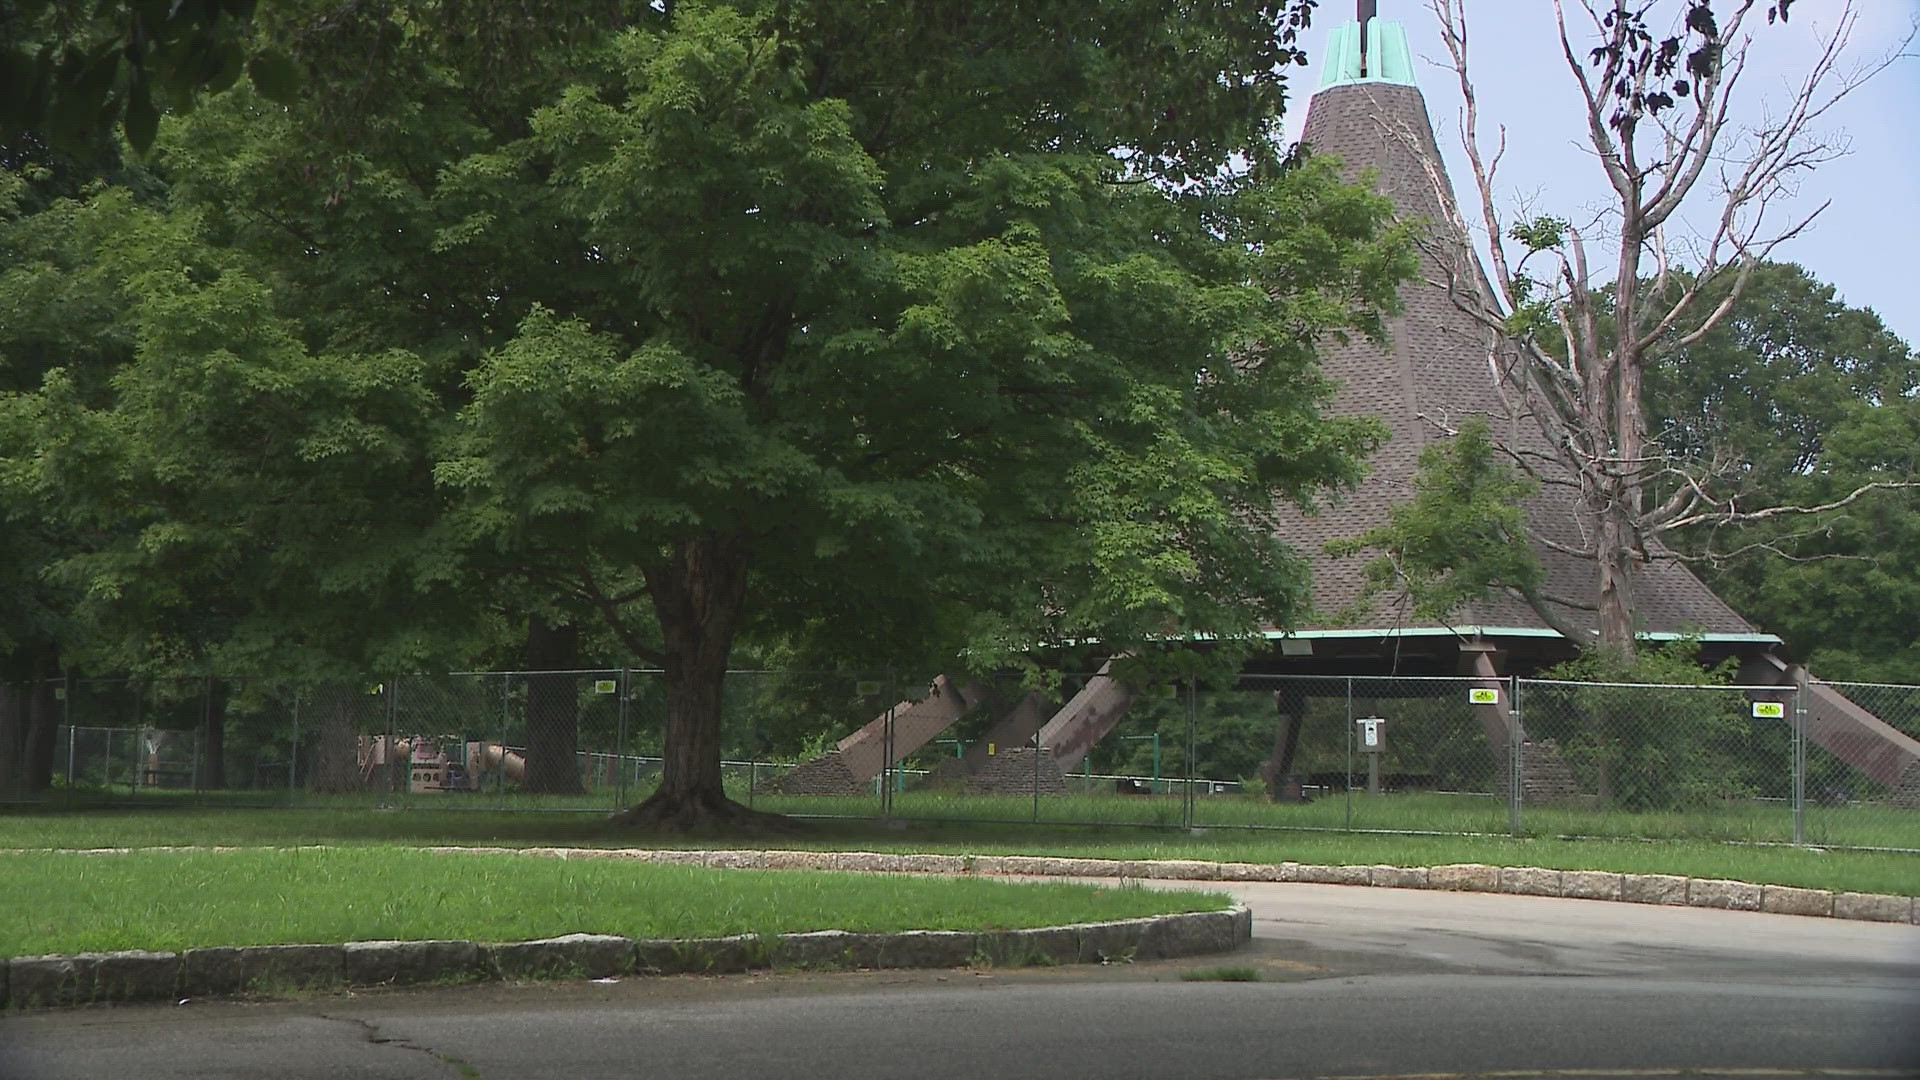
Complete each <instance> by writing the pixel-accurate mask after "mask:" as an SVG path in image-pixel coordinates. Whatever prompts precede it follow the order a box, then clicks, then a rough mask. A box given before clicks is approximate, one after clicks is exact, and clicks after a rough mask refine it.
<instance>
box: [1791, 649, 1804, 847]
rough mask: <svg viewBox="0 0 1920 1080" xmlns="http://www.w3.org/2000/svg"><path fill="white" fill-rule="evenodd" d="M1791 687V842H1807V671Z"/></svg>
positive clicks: (1800, 674) (1802, 672)
mask: <svg viewBox="0 0 1920 1080" xmlns="http://www.w3.org/2000/svg"><path fill="white" fill-rule="evenodd" d="M1794 684H1795V685H1794V688H1793V842H1794V843H1796V844H1804V843H1806V842H1807V673H1806V672H1805V671H1804V670H1803V671H1801V672H1800V673H1799V678H1797V679H1795V680H1794Z"/></svg>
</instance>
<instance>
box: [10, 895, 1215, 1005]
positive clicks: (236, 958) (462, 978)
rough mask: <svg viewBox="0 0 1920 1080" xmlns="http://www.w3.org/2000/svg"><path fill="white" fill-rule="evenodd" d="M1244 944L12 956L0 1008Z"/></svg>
mask: <svg viewBox="0 0 1920 1080" xmlns="http://www.w3.org/2000/svg"><path fill="white" fill-rule="evenodd" d="M1252 938H1253V912H1252V910H1251V909H1250V908H1248V907H1247V906H1246V905H1244V904H1235V905H1233V906H1232V907H1230V908H1225V909H1222V910H1217V911H1192V912H1181V913H1175V914H1171V915H1151V916H1146V917H1143V918H1137V919H1121V920H1117V921H1113V922H1096V923H1073V924H1069V925H1066V926H1048V927H1038V928H1033V929H1026V930H988V931H980V932H974V931H966V930H906V931H902V932H899V933H853V932H849V931H845V930H815V931H808V932H798V933H789V934H774V935H761V934H736V935H733V936H730V937H715V938H682V939H644V938H625V937H619V936H615V935H610V934H567V935H564V936H561V937H554V938H543V939H541V940H538V941H510V942H494V943H488V942H474V941H351V942H346V943H344V944H339V945H256V946H238V947H228V946H222V947H214V948H206V949H188V950H185V951H184V952H178V953H173V952H142V951H130V952H108V953H79V954H76V955H73V956H16V957H14V958H12V959H11V960H7V961H5V962H0V1009H7V1010H17V1009H32V1008H48V1007H59V1006H75V1005H94V1004H128V1003H135V1002H153V1001H180V1000H182V999H186V998H193V997H227V996H233V995H237V994H244V993H248V992H273V991H278V990H284V989H307V990H311V989H341V988H346V987H368V986H405V985H416V984H419V983H427V982H485V981H495V980H512V979H556V978H559V979H564V978H587V979H603V978H623V977H627V976H650V975H718V974H726V973H735V972H744V971H758V970H766V969H772V968H799V969H845V968H870V969H904V968H953V967H966V966H968V965H971V964H976V963H987V964H996V965H998V964H1012V965H1015V966H1029V965H1034V964H1044V965H1053V964H1076V963H1078V964H1089V963H1100V964H1105V963H1114V962H1131V961H1133V960H1169V959H1176V958H1179V957H1186V956H1202V955H1206V954H1209V953H1221V952H1232V951H1233V950H1235V949H1237V948H1239V947H1241V946H1242V945H1245V944H1246V943H1247V942H1249V941H1251V940H1252Z"/></svg>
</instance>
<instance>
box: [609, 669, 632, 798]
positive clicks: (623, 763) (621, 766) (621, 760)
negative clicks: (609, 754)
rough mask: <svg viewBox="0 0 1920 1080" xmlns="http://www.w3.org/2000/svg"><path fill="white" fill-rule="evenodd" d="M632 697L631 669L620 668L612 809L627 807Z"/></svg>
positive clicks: (614, 743)
mask: <svg viewBox="0 0 1920 1080" xmlns="http://www.w3.org/2000/svg"><path fill="white" fill-rule="evenodd" d="M632 697H633V671H632V669H631V668H626V667H622V668H621V669H620V702H619V705H618V707H617V708H615V710H614V725H613V774H614V775H613V810H614V813H616V814H617V813H619V812H620V811H622V810H624V809H626V808H627V702H628V700H629V699H630V698H632Z"/></svg>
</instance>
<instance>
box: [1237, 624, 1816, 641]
mask: <svg viewBox="0 0 1920 1080" xmlns="http://www.w3.org/2000/svg"><path fill="white" fill-rule="evenodd" d="M1265 636H1266V639H1267V640H1268V641H1279V640H1281V639H1282V638H1300V639H1302V640H1312V639H1314V638H1391V637H1526V638H1557V637H1559V636H1560V634H1559V632H1558V631H1555V630H1543V629H1540V628H1539V627H1531V626H1451V627H1449V626H1412V627H1399V628H1393V629H1378V630H1294V631H1291V632H1288V631H1285V630H1269V631H1267V632H1266V635H1265ZM1640 638H1641V639H1642V640H1644V641H1680V640H1683V639H1687V638H1694V639H1698V640H1700V641H1710V642H1716V643H1722V644H1746V645H1780V644H1783V642H1782V640H1781V639H1780V638H1779V637H1777V636H1775V635H1773V634H1679V633H1674V632H1673V631H1670V630H1659V631H1654V632H1652V633H1646V634H1641V635H1640Z"/></svg>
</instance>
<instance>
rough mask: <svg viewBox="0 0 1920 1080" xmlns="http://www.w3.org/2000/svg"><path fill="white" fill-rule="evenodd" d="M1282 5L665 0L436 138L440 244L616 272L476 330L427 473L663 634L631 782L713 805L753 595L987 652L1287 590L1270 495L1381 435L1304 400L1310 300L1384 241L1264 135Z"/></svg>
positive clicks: (616, 613)
mask: <svg viewBox="0 0 1920 1080" xmlns="http://www.w3.org/2000/svg"><path fill="white" fill-rule="evenodd" d="M1202 11H1204V12H1206V13H1207V14H1205V15H1204V16H1203V15H1201V14H1200V12H1202ZM1278 14H1279V13H1278V11H1277V10H1273V9H1269V10H1260V9H1256V8H1249V9H1244V10H1241V9H1235V10H1231V11H1228V10H1221V9H1214V8H1211V7H1208V8H1203V9H1197V10H1195V11H1189V10H1187V9H1186V7H1185V6H1184V5H1178V4H1148V5H1139V4H1092V5H1088V4H1084V3H1077V4H1072V5H1053V4H1044V3H1043V4H1020V5H999V4H980V5H965V4H962V5H954V4H941V5H919V4H899V5H884V6H879V7H875V6H872V5H864V6H860V7H859V9H858V10H857V11H856V10H855V9H854V8H852V7H848V6H845V5H838V4H814V5H807V4H782V5H767V6H765V7H760V6H758V5H751V4H742V5H723V4H703V5H690V4H683V5H679V6H678V7H676V8H675V9H673V11H672V14H671V17H670V18H669V19H666V20H665V21H663V22H662V23H660V24H658V25H653V26H647V27H642V28H636V29H632V30H629V31H627V32H624V33H622V34H619V35H616V36H615V37H613V38H612V39H611V40H610V41H609V42H608V43H607V49H606V52H605V55H604V58H603V60H602V61H601V62H600V63H599V64H598V65H597V70H596V74H598V76H599V77H598V78H597V79H595V80H593V81H582V82H579V83H576V84H575V85H573V86H570V87H568V88H567V89H566V90H565V91H564V92H563V93H562V94H561V95H560V96H559V97H558V99H557V100H556V101H554V102H553V103H552V104H551V105H548V106H546V107H544V108H542V109H540V110H539V111H538V112H536V113H535V114H534V116H533V118H532V124H531V126H530V130H529V132H528V134H527V136H526V137H525V138H522V139H519V140H516V141H514V142H512V143H509V144H507V145H504V146H501V147H499V148H498V149H495V150H492V151H490V152H487V153H482V154H476V155H473V156H471V157H469V158H468V159H466V160H465V161H462V162H460V163H459V164H457V165H456V166H454V167H453V168H452V169H451V170H450V171H449V172H448V173H447V177H446V179H445V180H444V182H443V184H442V187H441V190H440V192H439V194H438V198H439V199H440V200H441V201H442V203H444V204H451V205H458V206H461V207H462V208H463V209H464V210H465V216H464V217H463V218H462V220H460V221H459V222H457V223H455V224H453V225H450V226H449V227H447V228H446V229H444V230H443V232H442V233H441V234H440V237H439V240H440V244H441V246H442V248H443V249H444V250H445V251H447V252H449V253H451V254H454V255H460V254H462V253H465V252H467V251H468V250H469V249H470V248H471V249H474V250H475V254H474V255H472V256H467V257H468V258H469V259H470V260H472V261H476V262H479V261H486V260H490V259H491V258H492V257H493V254H494V252H496V251H498V250H499V248H500V247H501V246H502V245H505V244H514V243H516V242H518V241H517V240H516V239H515V238H516V237H518V236H519V235H520V233H521V231H522V230H527V229H528V226H529V225H531V226H533V230H532V231H533V232H534V233H535V235H534V236H533V237H531V238H529V242H530V243H531V244H533V245H537V246H534V247H533V250H535V251H537V252H539V253H540V254H541V257H542V258H543V260H546V261H549V265H550V272H551V273H552V274H553V275H555V276H556V277H560V278H565V277H568V276H572V277H575V278H578V279H584V280H587V281H592V282H595V283H597V284H599V285H600V288H599V289H596V290H582V292H581V293H580V294H579V295H576V296H553V297H552V298H551V299H543V300H542V301H541V302H540V303H538V304H536V305H535V306H534V307H533V308H532V309H531V310H530V311H529V312H528V314H527V315H526V316H525V317H524V318H523V319H521V321H520V322H519V324H518V326H517V328H516V330H515V332H514V333H513V335H512V337H511V338H510V339H509V340H507V341H505V342H503V343H502V344H500V345H499V346H498V347H496V348H493V349H491V350H489V351H488V353H487V354H486V356H485V358H484V360H483V361H482V363H481V364H480V365H479V366H478V367H477V368H475V369H474V370H473V371H472V372H471V374H470V375H469V377H468V385H469V387H470V388H471V391H472V401H471V403H470V404H469V405H468V406H467V407H466V408H465V409H464V410H463V411H462V413H461V417H460V423H459V426H458V429H457V433H456V434H455V436H454V437H453V438H452V440H451V441H450V442H449V443H448V445H447V452H446V454H445V456H444V458H443V461H442V464H441V466H440V476H441V478H442V480H443V482H445V483H446V484H447V485H448V486H449V487H451V488H453V489H455V490H457V491H458V492H460V493H461V495H462V499H463V502H462V506H461V508H460V511H459V516H461V517H463V518H464V519H465V520H467V521H468V522H470V523H471V525H470V527H471V529H472V531H473V533H474V535H477V536H486V537H491V538H492V539H493V540H494V542H495V543H496V544H497V545H498V547H499V548H500V549H501V550H502V551H508V552H513V553H516V554H517V555H518V556H519V557H520V558H522V559H524V560H525V562H526V563H527V565H528V566H529V567H532V568H535V569H536V571H537V573H538V574H539V575H540V576H541V577H542V578H543V579H545V580H548V581H552V582H554V583H556V584H557V585H558V586H559V587H560V588H561V590H562V591H563V592H565V593H567V594H569V595H571V596H573V597H575V598H577V599H578V600H579V601H580V602H581V603H583V604H585V605H587V607H588V608H589V609H590V610H591V611H592V612H593V613H594V614H595V615H596V616H597V617H598V618H599V619H601V620H603V621H604V622H605V623H606V624H607V625H608V626H609V627H611V628H612V629H613V630H614V631H615V632H616V633H617V634H618V635H619V637H620V638H621V640H622V641H623V642H625V643H626V644H627V646H628V647H629V648H630V649H631V650H632V652H633V654H634V655H636V656H638V657H640V658H641V659H643V660H646V661H648V662H651V663H656V664H658V665H660V666H661V667H662V668H664V670H665V673H666V674H665V678H666V682H667V687H668V699H669V704H668V720H667V725H668V726H667V730H666V738H665V757H666V764H665V768H664V772H663V778H662V783H661V785H660V787H659V789H658V790H657V791H656V792H655V793H654V794H653V795H652V796H651V797H650V798H649V799H648V800H647V801H646V802H645V803H643V804H642V805H641V806H639V807H637V808H635V810H634V811H633V812H632V814H631V817H632V819H633V820H635V821H640V822H645V823H668V824H684V823H697V822H701V821H706V820H711V819H713V818H716V817H720V818H724V817H730V816H736V815H738V813H739V810H738V808H737V807H734V806H733V805H732V804H730V803H729V802H727V800H726V799H725V796H724V794H723V792H722V789H721V783H720V769H719V759H720V755H719V747H720V739H721V723H720V721H721V716H720V706H721V686H722V681H723V678H724V675H725V672H726V669H727V667H728V662H729V659H730V657H731V656H732V653H733V649H734V647H735V645H736V643H737V642H739V641H740V640H742V638H743V637H744V636H747V635H750V634H756V635H772V634H775V633H786V634H801V635H810V636H814V637H817V638H822V639H824V640H825V641H826V642H827V643H828V645H827V648H828V649H830V650H831V651H833V652H837V653H838V654H840V655H842V656H846V655H853V654H861V655H865V656H868V657H879V658H887V659H893V660H896V661H899V662H910V663H918V664H926V663H928V662H932V661H945V662H958V658H959V657H961V656H963V655H965V656H967V657H970V659H971V662H973V663H975V664H977V665H981V666H991V665H997V664H1001V663H1005V662H1008V661H1010V660H1014V659H1016V658H1018V657H1020V656H1022V655H1024V654H1025V653H1026V652H1027V651H1028V650H1030V649H1031V648H1032V647H1034V646H1038V645H1041V644H1044V643H1047V642H1053V641H1063V640H1068V639H1075V638H1078V639H1087V638H1097V639H1099V640H1100V641H1102V642H1103V643H1104V644H1105V645H1107V646H1108V647H1110V648H1115V649H1126V648H1144V647H1147V645H1148V644H1149V643H1151V642H1154V641H1158V640H1166V639H1169V638H1180V637H1183V636H1186V635H1190V634H1195V633H1208V634H1211V635H1214V636H1216V637H1217V638H1218V639H1220V640H1221V641H1222V642H1224V643H1227V644H1230V645H1231V644H1240V645H1243V646H1244V645H1245V644H1246V643H1247V642H1249V641H1251V640H1252V639H1253V636H1254V634H1255V632H1256V631H1257V630H1258V629H1259V628H1260V627H1261V626H1262V625H1263V624H1267V623H1285V622H1287V621H1289V620H1290V619H1291V618H1292V617H1293V616H1294V615H1295V614H1296V612H1297V611H1298V610H1299V609H1300V606H1301V601H1302V598H1303V594H1304V589H1305V575H1304V573H1303V572H1302V569H1301V564H1300V562H1299V560H1298V559H1297V557H1296V556H1295V554H1294V553H1292V552H1290V551H1289V550H1287V549H1286V548H1285V546H1284V545H1282V544H1280V543H1278V542H1277V541H1275V540H1274V539H1273V538H1272V535H1271V533H1270V532H1268V531H1267V530H1266V529H1265V528H1264V527H1263V511H1264V509H1265V508H1266V507H1267V506H1269V505H1270V501H1271V500H1272V499H1274V498H1276V497H1278V498H1309V497H1311V496H1312V494H1313V493H1314V492H1316V491H1317V490H1319V489H1320V488H1322V487H1323V486H1325V485H1328V484H1332V483H1336V482H1338V481H1341V480H1343V479H1347V478H1350V477H1351V476H1352V475H1353V474H1354V470H1355V468H1356V461H1357V456H1356V455H1357V453H1358V452H1359V451H1361V450H1363V449H1364V448H1365V446H1366V443H1367V436H1368V428H1367V427H1366V426H1364V425H1360V424H1353V423H1340V422H1333V421H1329V420H1326V419H1324V418H1322V417H1321V416H1320V415H1318V411H1317V410H1318V406H1319V405H1320V403H1321V402H1322V401H1323V400H1324V399H1325V397H1326V393H1327V387H1326V386H1325V384H1324V383H1323V382H1322V381H1321V379H1320V377H1319V375H1318V372H1317V369H1316V368H1315V365H1314V364H1313V353H1312V342H1313V341H1314V340H1315V339H1317V338H1319V337H1321V336H1322V335H1324V334H1327V333H1333V332H1340V331H1345V330H1358V329H1366V328H1370V327H1371V326H1372V325H1373V323H1372V318H1371V314H1370V312H1371V309H1372V307H1373V306H1374V305H1377V304H1379V303H1382V302H1385V300H1386V298H1387V297H1389V296H1390V295H1391V287H1392V284H1393V283H1394V281H1395V279H1396V278H1397V277H1398V275H1399V274H1401V273H1403V272H1404V270H1405V247H1404V244H1403V243H1402V242H1400V238H1399V237H1398V236H1397V234H1386V233H1385V230H1384V229H1383V222H1384V212H1385V209H1386V208H1385V206H1384V205H1383V204H1382V203H1381V202H1380V201H1379V200H1378V199H1376V198H1374V197H1372V196H1370V195H1367V194H1363V193H1361V192H1358V191H1355V190H1353V189H1349V188H1345V187H1343V186H1342V185H1340V184H1339V183H1338V182H1337V180H1336V179H1335V175H1334V172H1333V170H1332V169H1331V168H1330V167H1328V166H1326V165H1324V164H1319V163H1314V164H1309V165H1305V166H1301V167H1283V166H1282V163H1280V162H1278V161H1276V160H1274V155H1273V153H1272V149H1271V144H1270V142H1269V140H1270V139H1271V136H1272V133H1273V122H1274V120H1275V118H1276V117H1277V113H1278V108H1279V105H1280V103H1281V97H1280V94H1279V85H1278V82H1277V78H1276V73H1275V72H1274V70H1273V69H1274V66H1275V64H1276V63H1277V62H1279V61H1280V60H1282V59H1285V56H1284V49H1282V48H1280V47H1278V46H1276V45H1275V44H1274V32H1275V19H1276V17H1277V15H1278ZM1175 57H1177V58H1178V60H1177V62H1175V60H1174V59H1173V58H1175ZM1198 71H1206V72H1209V73H1210V74H1209V75H1207V76H1205V77H1196V75H1195V73H1196V72H1198ZM1123 82H1124V83H1125V84H1126V85H1127V86H1128V89H1127V90H1126V91H1125V92H1124V93H1122V92H1120V89H1119V88H1120V86H1121V84H1122V83H1123ZM1237 154H1238V155H1245V156H1246V157H1247V159H1248V160H1249V161H1251V162H1252V163H1253V171H1252V174H1251V175H1244V176H1229V175H1228V174H1227V173H1226V172H1225V169H1226V167H1227V166H1228V165H1229V163H1230V161H1231V160H1232V159H1233V157H1234V156H1235V155H1237Z"/></svg>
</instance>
